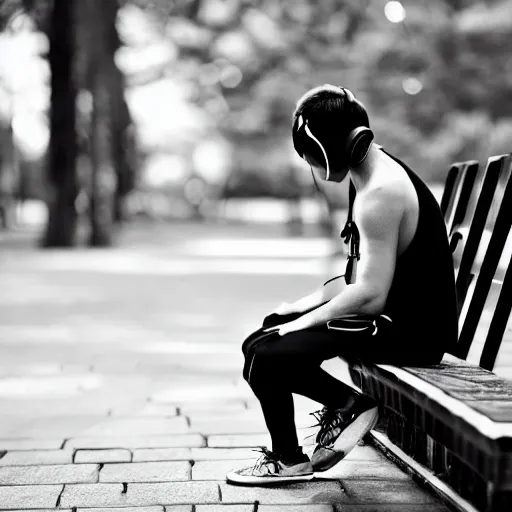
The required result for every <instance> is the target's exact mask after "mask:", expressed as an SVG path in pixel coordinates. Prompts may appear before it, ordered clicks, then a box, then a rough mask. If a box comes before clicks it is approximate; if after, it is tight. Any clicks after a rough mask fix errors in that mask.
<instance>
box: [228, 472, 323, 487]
mask: <svg viewBox="0 0 512 512" xmlns="http://www.w3.org/2000/svg"><path fill="white" fill-rule="evenodd" d="M313 477H314V474H313V473H309V474H307V475H297V476H242V475H239V474H238V473H235V472H234V471H233V472H229V473H228V474H227V475H226V482H228V483H231V484H237V485H255V486H256V485H269V484H275V485H280V484H291V483H294V482H308V481H309V480H313Z"/></svg>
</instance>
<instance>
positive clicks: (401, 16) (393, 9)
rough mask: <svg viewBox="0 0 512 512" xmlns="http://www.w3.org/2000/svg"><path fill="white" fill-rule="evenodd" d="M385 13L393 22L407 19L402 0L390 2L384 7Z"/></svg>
mask: <svg viewBox="0 0 512 512" xmlns="http://www.w3.org/2000/svg"><path fill="white" fill-rule="evenodd" d="M384 14H385V15H386V18H387V19H388V20H389V21H391V23H401V22H402V21H404V20H405V8H404V6H403V5H402V3H401V2H396V1H392V2H388V3H387V4H386V5H385V7H384Z"/></svg>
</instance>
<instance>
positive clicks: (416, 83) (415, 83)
mask: <svg viewBox="0 0 512 512" xmlns="http://www.w3.org/2000/svg"><path fill="white" fill-rule="evenodd" d="M402 88H403V90H404V91H405V92H406V93H407V94H410V95H411V96H415V95H416V94H419V93H420V92H421V91H422V90H423V84H422V83H421V81H420V80H418V79H417V78H414V77H410V78H406V79H405V80H404V81H403V82H402Z"/></svg>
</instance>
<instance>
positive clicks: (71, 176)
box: [42, 0, 78, 247]
mask: <svg viewBox="0 0 512 512" xmlns="http://www.w3.org/2000/svg"><path fill="white" fill-rule="evenodd" d="M75 26H76V20H75V0H53V6H52V11H51V20H50V29H49V31H50V34H49V39H50V49H49V62H50V69H51V106H50V146H49V155H48V179H49V184H50V190H49V195H48V209H49V217H48V224H47V227H46V232H45V234H44V238H43V241H42V244H43V246H45V247H70V246H72V245H74V244H75V234H76V225H77V212H76V207H75V201H76V198H77V192H78V190H77V177H76V155H77V137H76V129H75V125H76V111H75V101H76V82H75V73H74V72H73V65H74V59H75V56H76V41H75V31H74V29H75Z"/></svg>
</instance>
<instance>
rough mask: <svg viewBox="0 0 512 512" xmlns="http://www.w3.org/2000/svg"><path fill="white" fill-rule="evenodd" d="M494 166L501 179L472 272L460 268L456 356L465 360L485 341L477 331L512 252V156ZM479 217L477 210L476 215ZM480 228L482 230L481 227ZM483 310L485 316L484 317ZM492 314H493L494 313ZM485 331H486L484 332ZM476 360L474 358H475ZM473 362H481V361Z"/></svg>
mask: <svg viewBox="0 0 512 512" xmlns="http://www.w3.org/2000/svg"><path fill="white" fill-rule="evenodd" d="M490 160H491V159H490ZM492 163H493V164H497V165H499V166H498V168H497V171H493V176H496V175H497V177H498V180H497V182H496V186H495V188H494V194H493V198H492V202H491V204H490V206H489V208H488V210H487V212H486V215H485V217H484V221H483V228H482V230H481V232H480V236H479V243H478V245H477V247H476V250H475V254H474V256H473V258H472V261H471V266H470V268H469V271H465V274H464V276H461V268H459V274H458V276H457V281H458V282H459V285H460V283H461V280H462V278H464V282H463V285H464V289H463V292H464V300H463V302H462V305H461V308H460V316H459V329H460V335H459V342H458V344H457V348H456V353H455V355H456V356H458V357H460V358H462V359H466V358H467V357H468V354H469V352H470V349H471V346H472V343H473V342H475V343H476V344H475V350H477V346H478V340H479V339H480V340H481V338H482V336H481V335H480V334H478V335H477V328H478V326H479V324H480V323H481V320H482V321H483V322H484V323H485V320H486V315H487V316H488V313H489V310H488V308H487V307H486V302H487V301H488V300H490V301H491V302H492V301H493V299H492V297H493V296H496V294H498V295H497V296H499V294H500V290H499V289H498V288H499V281H500V280H499V279H498V280H496V273H497V272H499V263H500V261H506V260H507V251H508V250H509V248H508V247H506V241H507V239H508V237H509V233H510V229H511V227H512V210H511V206H512V157H511V156H510V155H505V156H500V157H493V161H492ZM487 167H488V168H489V170H491V169H492V166H489V165H488V166H487ZM477 210H478V207H477ZM478 214H479V212H478V211H477V213H476V215H478ZM476 215H475V218H476ZM482 215H483V214H482ZM477 227H478V229H480V225H479V224H478V226H477ZM471 229H472V228H471ZM472 236H473V235H472V234H471V231H470V234H469V235H468V241H471V239H472ZM466 246H467V243H466ZM466 250H467V249H465V250H464V253H466ZM463 258H464V256H463ZM461 264H462V261H461ZM493 283H494V285H493ZM497 287H498V288H497ZM490 292H491V293H490ZM495 302H497V299H496V300H495ZM484 309H485V314H484V315H483V318H482V312H483V311H484ZM490 314H491V315H492V312H490ZM491 318H492V316H491ZM485 331H486V329H484V332H485ZM483 343H484V342H483V341H481V348H480V351H481V349H482V348H483ZM475 357H476V356H475V355H472V359H474V358H475ZM474 362H476V363H479V361H478V360H476V361H474Z"/></svg>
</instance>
